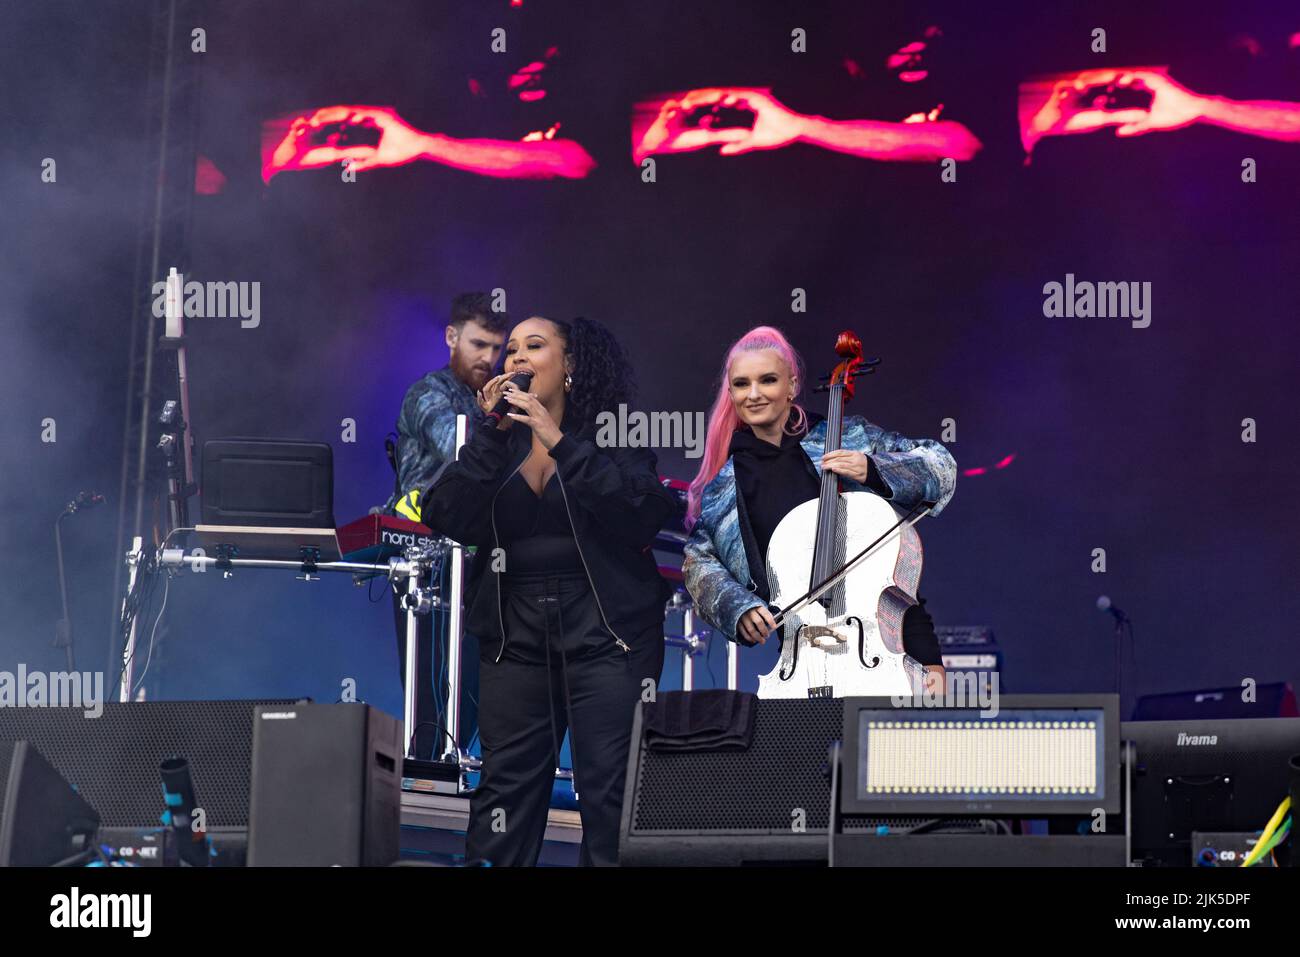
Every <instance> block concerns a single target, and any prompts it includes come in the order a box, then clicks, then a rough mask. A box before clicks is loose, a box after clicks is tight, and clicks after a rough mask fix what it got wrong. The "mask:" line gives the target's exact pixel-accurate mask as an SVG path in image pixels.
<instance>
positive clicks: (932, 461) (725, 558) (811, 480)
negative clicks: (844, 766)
mask: <svg viewBox="0 0 1300 957" xmlns="http://www.w3.org/2000/svg"><path fill="white" fill-rule="evenodd" d="M803 378H804V376H803V362H802V360H801V359H800V357H799V355H798V353H796V352H795V350H794V348H793V347H792V346H791V345H790V343H789V341H788V340H787V339H786V337H785V336H784V335H783V334H782V333H781V331H780V330H779V329H776V328H774V327H772V326H758V327H757V328H754V329H751V330H749V331H748V332H747V333H745V334H744V335H743V336H741V337H740V339H739V340H737V341H736V342H735V343H734V344H733V345H732V346H731V348H730V349H729V350H728V351H727V356H726V360H725V362H724V363H723V367H722V376H721V383H720V386H719V389H718V395H717V399H716V400H715V401H714V403H713V409H712V411H711V413H710V416H709V426H708V433H707V436H706V440H705V447H704V457H703V460H702V462H701V465H700V470H699V472H698V473H697V474H696V476H695V480H694V481H693V482H692V483H691V487H690V492H689V495H688V500H687V501H688V504H687V516H686V522H687V527H688V528H689V529H690V537H689V539H688V541H687V543H686V550H685V557H684V561H683V563H682V571H683V574H684V576H685V579H686V588H687V590H688V591H689V592H690V594H691V598H692V599H693V601H694V603H695V610H696V612H697V613H698V614H699V615H700V616H701V617H703V618H704V620H705V621H707V622H708V623H709V624H710V625H712V626H713V627H714V628H716V629H717V630H718V631H720V632H722V634H724V635H726V636H727V638H729V639H730V640H732V641H737V642H739V643H741V644H743V645H746V646H753V645H759V644H763V643H765V642H766V641H767V638H768V636H769V635H770V634H771V633H772V632H773V630H774V629H775V628H776V620H775V616H774V615H773V613H772V609H771V608H770V607H769V605H768V601H769V600H770V592H769V588H768V582H767V573H766V567H767V565H766V558H767V546H768V542H769V541H770V540H771V538H772V533H773V532H774V531H775V529H776V527H777V525H778V524H779V523H780V522H781V519H783V518H784V517H785V516H786V515H787V514H788V513H789V512H790V511H791V510H792V509H793V508H795V507H796V506H798V505H800V504H802V503H803V502H806V501H808V500H809V499H814V498H817V496H818V489H819V483H820V476H821V473H822V471H823V470H824V469H828V470H830V471H831V472H834V473H835V474H836V475H838V476H839V479H840V482H841V485H842V487H843V489H844V490H845V491H867V492H873V493H875V494H877V495H880V496H882V497H883V498H885V499H887V500H889V502H890V503H891V504H893V505H894V506H895V507H897V508H899V509H902V510H904V511H906V510H907V509H909V508H911V507H913V506H915V505H917V504H919V503H921V502H933V503H935V504H934V508H933V509H932V510H931V513H930V514H931V515H937V514H939V513H940V512H941V511H942V510H943V508H944V506H946V505H947V504H948V501H949V500H950V499H951V498H952V494H953V489H954V486H955V485H956V480H957V465H956V462H954V461H953V457H952V455H951V454H950V453H949V452H948V450H947V449H946V448H944V447H943V445H941V444H940V443H939V442H937V441H935V440H933V439H909V438H907V437H905V436H903V435H900V434H899V433H897V432H887V431H885V430H884V429H882V428H880V427H879V426H877V425H873V424H871V423H870V422H868V421H866V420H865V419H863V418H861V417H860V416H846V417H845V419H844V425H843V434H842V438H841V443H840V445H841V447H840V448H839V449H838V450H836V451H833V452H830V453H827V452H826V451H825V445H826V422H825V420H824V419H823V418H822V417H821V416H819V415H817V414H816V413H814V412H809V411H806V410H805V409H804V408H803V407H802V406H801V405H799V404H798V402H797V399H798V397H799V393H800V391H801V388H802V385H803ZM902 637H903V650H904V651H905V652H906V653H907V654H908V655H910V656H911V657H913V658H915V659H916V660H917V661H918V662H920V664H922V665H923V666H924V667H925V669H926V671H927V672H928V674H927V675H926V682H927V685H930V686H931V687H938V688H941V687H942V677H943V665H942V662H941V659H940V656H939V644H938V640H937V638H936V637H935V633H934V623H933V620H932V619H931V618H930V615H929V614H928V613H927V612H926V610H925V604H924V600H923V599H922V600H920V601H919V602H918V603H917V604H916V605H913V606H911V607H910V608H909V609H908V610H907V612H906V614H905V615H904V617H903V636H902Z"/></svg>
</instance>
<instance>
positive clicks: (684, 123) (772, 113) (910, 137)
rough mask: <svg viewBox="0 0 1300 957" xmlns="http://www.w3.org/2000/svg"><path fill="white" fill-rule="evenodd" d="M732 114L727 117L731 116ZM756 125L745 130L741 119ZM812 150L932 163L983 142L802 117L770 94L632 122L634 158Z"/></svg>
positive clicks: (661, 105)
mask: <svg viewBox="0 0 1300 957" xmlns="http://www.w3.org/2000/svg"><path fill="white" fill-rule="evenodd" d="M724 111H725V112H724ZM744 113H748V114H752V117H753V119H752V124H751V125H737V124H738V123H739V122H740V121H739V118H738V114H744ZM796 142H798V143H810V144H812V145H814V146H820V147H822V148H824V149H829V150H834V151H836V152H839V153H849V154H851V155H854V156H861V157H864V158H866V159H877V160H895V161H914V162H924V161H928V160H935V159H942V158H946V157H951V158H953V159H959V160H967V159H970V158H971V157H972V156H974V155H975V153H976V152H977V151H978V150H979V149H980V147H981V144H980V141H979V140H978V139H976V138H975V136H974V135H973V134H972V133H971V132H970V130H968V129H967V128H966V127H965V126H963V125H962V124H960V123H955V122H952V121H951V120H942V121H935V122H924V123H889V122H882V121H877V120H831V119H827V118H825V117H821V116H810V115H806V114H802V113H796V112H795V111H794V110H791V109H790V108H789V107H787V106H786V105H785V104H784V103H782V102H781V101H780V100H778V99H777V98H776V97H774V96H773V95H772V94H771V91H769V90H766V89H751V88H746V87H717V88H708V89H699V90H691V91H689V92H687V93H685V94H677V95H672V96H669V97H666V98H662V99H658V100H650V101H645V102H642V103H638V104H637V106H636V111H635V112H634V114H633V118H632V158H633V161H634V162H637V163H640V162H641V161H642V160H643V159H644V158H645V157H646V156H649V155H651V154H655V153H660V154H663V153H685V152H690V151H692V150H699V149H705V148H706V147H710V146H718V147H720V149H719V150H718V155H720V156H738V155H740V154H742V153H748V152H751V151H754V150H770V149H778V148H780V147H782V146H788V145H790V144H791V143H796Z"/></svg>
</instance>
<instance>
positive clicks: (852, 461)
mask: <svg viewBox="0 0 1300 957" xmlns="http://www.w3.org/2000/svg"><path fill="white" fill-rule="evenodd" d="M822 468H823V469H829V470H830V471H832V472H834V473H835V474H836V475H843V476H844V477H845V478H850V479H853V481H855V482H858V483H863V482H866V480H867V475H868V474H870V472H871V459H869V458H867V457H866V455H864V454H863V453H862V452H853V451H850V450H849V449H836V450H835V451H834V452H827V453H826V454H825V455H823V456H822Z"/></svg>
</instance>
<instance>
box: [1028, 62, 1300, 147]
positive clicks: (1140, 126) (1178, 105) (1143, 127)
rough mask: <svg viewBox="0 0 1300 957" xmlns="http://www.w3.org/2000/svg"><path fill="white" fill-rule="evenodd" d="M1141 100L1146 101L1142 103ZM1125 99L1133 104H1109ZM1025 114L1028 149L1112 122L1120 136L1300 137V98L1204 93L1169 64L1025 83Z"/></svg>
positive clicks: (1101, 71) (1297, 138)
mask: <svg viewBox="0 0 1300 957" xmlns="http://www.w3.org/2000/svg"><path fill="white" fill-rule="evenodd" d="M1049 85H1050V92H1048V87H1049ZM1143 99H1144V100H1145V103H1144V105H1138V101H1139V100H1143ZM1119 100H1123V101H1124V102H1125V103H1126V104H1127V105H1125V106H1124V107H1122V108H1110V109H1108V108H1106V107H1107V106H1108V105H1111V104H1113V103H1116V102H1117V101H1119ZM1020 120H1021V129H1020V139H1021V143H1022V144H1023V145H1024V147H1025V151H1026V152H1030V151H1032V150H1033V147H1034V144H1035V143H1037V142H1038V140H1040V139H1042V138H1043V137H1044V136H1064V135H1069V134H1072V133H1087V132H1091V131H1093V130H1097V129H1102V128H1103V127H1107V126H1114V127H1115V135H1116V136H1140V135H1142V134H1144V133H1152V132H1156V131H1158V130H1177V129H1181V128H1183V127H1185V126H1190V125H1191V124H1193V123H1209V124H1212V125H1215V126H1222V127H1224V128H1226V129H1232V130H1236V131H1238V132H1241V133H1248V134H1251V135H1254V136H1262V137H1266V138H1268V139H1274V140H1281V141H1284V142H1297V141H1300V103H1288V102H1284V101H1279V100H1258V101H1249V102H1246V101H1235V100H1229V99H1227V98H1225V97H1217V96H1205V95H1203V94H1200V93H1195V92H1193V91H1191V90H1189V89H1188V88H1187V87H1185V86H1183V85H1182V84H1181V83H1179V82H1178V81H1176V80H1174V79H1173V78H1172V77H1171V76H1170V75H1169V72H1168V69H1167V68H1164V67H1158V68H1134V69H1124V70H1118V69H1107V70H1085V71H1083V72H1081V73H1075V74H1068V75H1065V76H1061V77H1052V78H1048V79H1046V80H1036V81H1027V82H1025V83H1022V84H1021V86H1020Z"/></svg>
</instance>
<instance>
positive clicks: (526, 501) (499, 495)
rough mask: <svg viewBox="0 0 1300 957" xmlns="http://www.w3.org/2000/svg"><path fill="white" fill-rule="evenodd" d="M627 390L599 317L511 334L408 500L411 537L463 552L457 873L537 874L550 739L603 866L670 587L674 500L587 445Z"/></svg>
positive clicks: (625, 371) (637, 453)
mask: <svg viewBox="0 0 1300 957" xmlns="http://www.w3.org/2000/svg"><path fill="white" fill-rule="evenodd" d="M519 372H531V373H532V374H533V379H532V382H531V383H530V385H529V387H528V389H527V391H523V390H520V389H518V388H516V387H514V386H513V385H512V384H510V381H509V380H510V377H511V376H513V375H515V374H516V373H519ZM631 383H632V376H631V369H630V368H629V366H628V362H627V359H626V358H625V357H624V354H623V351H622V349H621V348H620V347H619V345H618V343H617V342H616V341H615V339H614V338H613V336H612V335H611V334H610V333H609V331H608V330H607V329H605V327H604V326H602V325H600V324H599V323H596V322H592V321H590V320H586V319H574V320H573V321H571V322H569V321H564V320H560V319H544V318H542V317H540V316H535V317H533V318H531V319H527V320H525V321H523V322H521V323H519V324H518V325H516V326H515V327H514V329H513V330H512V331H511V333H510V338H509V339H508V340H507V342H506V349H505V362H504V373H503V374H502V375H499V376H497V377H496V378H494V379H492V380H491V381H489V382H488V383H487V384H486V385H484V387H483V389H482V390H481V392H480V393H479V403H480V405H481V406H482V408H483V411H484V412H487V413H489V418H488V420H487V421H485V422H484V423H483V425H481V426H480V427H479V429H478V430H477V431H476V432H475V433H474V434H473V436H472V437H471V438H470V439H469V441H468V442H467V443H466V445H465V447H464V448H462V449H461V452H460V458H459V459H458V460H457V461H455V462H452V463H450V464H449V465H447V466H446V468H445V469H444V470H443V472H442V474H441V475H440V476H439V477H438V479H437V480H436V481H435V482H434V484H433V486H432V488H431V489H430V490H429V492H428V493H426V495H425V496H423V498H422V501H423V502H424V505H423V512H422V518H423V520H424V522H425V524H426V525H428V526H429V527H430V528H433V529H435V530H437V531H439V532H441V533H443V534H446V535H449V536H450V537H452V538H453V539H455V540H456V541H458V542H460V543H461V544H463V545H475V546H478V551H477V555H476V558H475V561H474V563H473V564H474V567H473V569H472V571H471V573H470V580H469V583H468V586H467V588H466V598H465V608H466V621H465V628H466V630H467V631H471V632H473V633H475V634H477V635H478V636H479V642H480V648H481V653H480V654H481V657H480V662H481V664H480V678H479V685H480V694H479V734H480V739H481V741H482V744H483V771H482V775H481V777H480V779H479V785H478V788H477V790H476V791H475V792H474V796H473V799H472V800H471V802H470V823H469V830H468V833H467V836H466V857H467V859H468V860H469V861H471V862H488V863H491V864H494V865H532V864H535V863H536V862H537V857H538V854H539V853H540V852H541V847H542V839H543V835H544V833H545V830H546V817H547V809H548V807H549V805H550V798H551V787H552V785H553V784H554V780H555V768H556V766H557V764H558V757H559V753H560V744H561V742H562V741H563V739H564V733H565V730H566V729H567V730H568V732H569V734H570V743H571V745H572V751H573V771H574V789H575V790H576V791H577V792H578V802H579V807H580V810H581V815H582V850H581V855H580V859H581V861H582V863H584V864H615V863H617V857H618V830H619V814H620V811H621V809H622V803H623V779H624V775H625V772H626V766H627V755H628V745H629V743H630V739H631V732H632V714H633V708H634V706H635V704H636V702H637V701H638V700H639V698H640V696H641V694H642V692H643V690H644V688H645V684H644V682H646V680H647V679H649V680H651V681H658V679H659V672H660V670H661V668H662V667H663V656H664V642H663V609H664V602H665V601H666V600H667V598H668V597H669V595H670V593H671V589H670V588H669V587H668V585H667V583H666V582H665V581H664V580H663V579H662V578H660V576H659V573H658V569H657V567H656V565H655V561H654V557H653V555H652V554H651V552H650V545H651V543H652V542H653V540H654V537H655V533H656V532H657V531H658V530H659V529H660V528H662V527H663V525H664V523H665V522H666V521H667V519H668V517H669V515H670V514H671V512H672V511H673V508H674V506H675V503H674V502H673V499H672V498H671V496H670V495H669V493H668V492H667V491H666V490H665V489H664V488H663V486H662V485H661V484H660V482H659V478H658V476H657V474H656V473H655V456H654V454H653V453H652V452H650V451H649V450H648V449H642V448H597V446H596V444H595V441H594V436H595V435H596V416H597V415H598V414H599V413H600V412H602V411H605V410H614V409H616V408H617V407H618V404H619V403H620V402H627V401H628V400H629V398H630V393H631ZM501 399H505V401H506V402H507V403H509V408H510V411H509V412H508V413H506V414H505V415H504V416H502V417H501V418H500V421H499V422H495V421H494V420H493V419H492V417H491V412H492V410H493V409H494V407H495V406H496V405H497V403H498V401H499V400H501Z"/></svg>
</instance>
